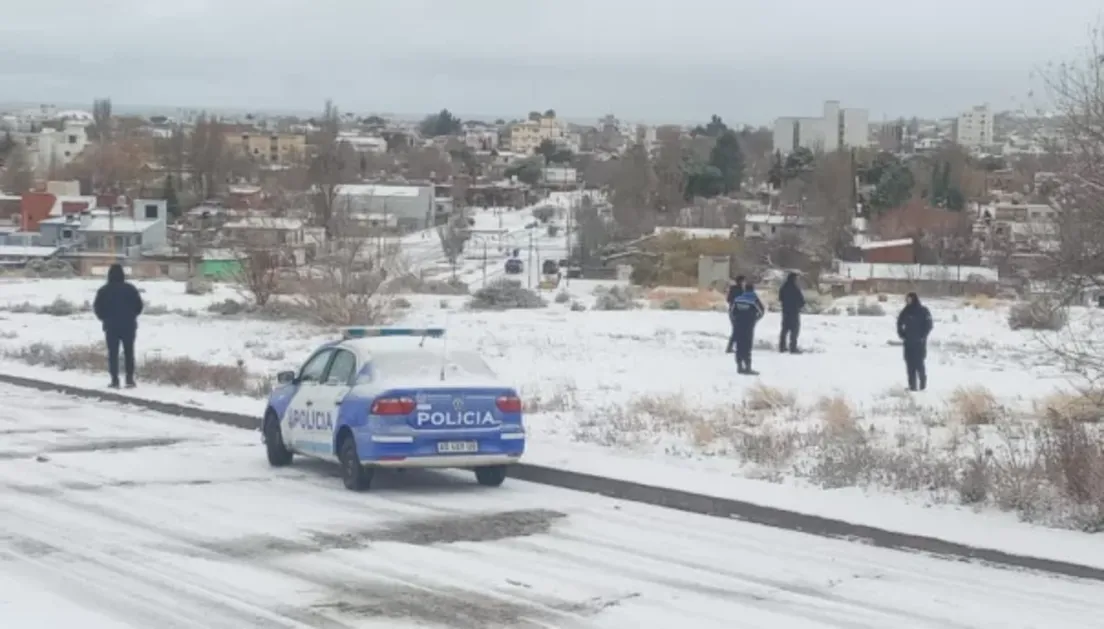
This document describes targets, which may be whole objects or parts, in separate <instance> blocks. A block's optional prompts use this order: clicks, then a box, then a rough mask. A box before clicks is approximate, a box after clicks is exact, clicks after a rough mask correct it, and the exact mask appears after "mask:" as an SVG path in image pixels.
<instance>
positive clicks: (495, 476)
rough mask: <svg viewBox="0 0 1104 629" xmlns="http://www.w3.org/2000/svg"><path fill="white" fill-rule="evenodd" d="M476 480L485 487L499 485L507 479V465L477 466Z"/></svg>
mask: <svg viewBox="0 0 1104 629" xmlns="http://www.w3.org/2000/svg"><path fill="white" fill-rule="evenodd" d="M475 480H476V481H478V482H479V484H480V485H483V486H484V487H498V486H499V485H501V484H502V483H503V482H504V481H505V480H506V466H505V465H489V466H487V467H477V468H475Z"/></svg>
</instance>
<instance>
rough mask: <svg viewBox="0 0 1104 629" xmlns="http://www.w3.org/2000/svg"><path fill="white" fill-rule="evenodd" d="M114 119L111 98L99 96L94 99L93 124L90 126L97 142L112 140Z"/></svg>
mask: <svg viewBox="0 0 1104 629" xmlns="http://www.w3.org/2000/svg"><path fill="white" fill-rule="evenodd" d="M112 123H113V121H112V118H111V99H110V98H97V99H96V100H94V101H92V126H90V127H89V128H88V130H89V131H90V132H91V135H92V139H93V140H95V141H97V142H108V143H109V142H111V140H112V130H113V124H112Z"/></svg>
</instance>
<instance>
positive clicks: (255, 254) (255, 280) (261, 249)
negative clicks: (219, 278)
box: [233, 244, 283, 306]
mask: <svg viewBox="0 0 1104 629" xmlns="http://www.w3.org/2000/svg"><path fill="white" fill-rule="evenodd" d="M238 260H239V262H240V264H241V266H240V268H239V269H238V270H237V272H235V273H234V276H233V280H234V283H235V284H236V285H237V287H238V290H240V291H241V292H242V293H243V294H245V295H247V296H248V297H249V298H251V299H252V300H253V303H255V304H256V305H258V306H264V305H266V304H267V303H268V302H269V300H271V299H272V296H273V295H275V294H276V293H277V291H278V290H279V288H280V267H281V262H282V260H283V256H282V255H281V251H280V250H279V249H278V248H276V247H269V246H264V245H260V244H256V245H254V246H244V247H241V248H239V249H238Z"/></svg>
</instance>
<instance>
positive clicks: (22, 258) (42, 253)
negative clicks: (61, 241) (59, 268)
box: [0, 244, 58, 268]
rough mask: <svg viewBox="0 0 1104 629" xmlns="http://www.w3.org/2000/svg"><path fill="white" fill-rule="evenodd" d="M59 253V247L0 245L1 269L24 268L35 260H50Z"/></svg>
mask: <svg viewBox="0 0 1104 629" xmlns="http://www.w3.org/2000/svg"><path fill="white" fill-rule="evenodd" d="M57 253H58V248H57V247H36V246H22V245H4V244H0V268H4V267H8V268H11V267H15V268H23V267H25V266H27V264H28V263H30V262H33V261H35V260H49V259H50V258H53V257H54V256H55V255H57Z"/></svg>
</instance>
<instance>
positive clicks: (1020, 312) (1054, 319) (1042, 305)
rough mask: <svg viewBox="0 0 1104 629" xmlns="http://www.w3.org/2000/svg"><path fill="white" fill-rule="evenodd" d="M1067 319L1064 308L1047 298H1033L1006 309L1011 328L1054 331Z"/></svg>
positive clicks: (1059, 328) (1063, 324) (1064, 323)
mask: <svg viewBox="0 0 1104 629" xmlns="http://www.w3.org/2000/svg"><path fill="white" fill-rule="evenodd" d="M1068 320H1069V318H1068V317H1067V315H1066V311H1065V309H1063V308H1062V307H1061V305H1060V304H1057V303H1055V302H1053V301H1051V300H1049V299H1033V300H1031V301H1029V302H1027V303H1022V302H1021V303H1018V304H1015V305H1013V306H1012V307H1011V308H1009V309H1008V327H1010V328H1012V329H1013V330H1049V331H1054V332H1056V331H1058V330H1061V329H1062V328H1064V327H1066V323H1067V322H1068Z"/></svg>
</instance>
